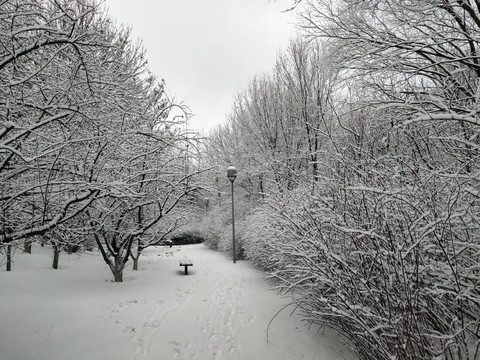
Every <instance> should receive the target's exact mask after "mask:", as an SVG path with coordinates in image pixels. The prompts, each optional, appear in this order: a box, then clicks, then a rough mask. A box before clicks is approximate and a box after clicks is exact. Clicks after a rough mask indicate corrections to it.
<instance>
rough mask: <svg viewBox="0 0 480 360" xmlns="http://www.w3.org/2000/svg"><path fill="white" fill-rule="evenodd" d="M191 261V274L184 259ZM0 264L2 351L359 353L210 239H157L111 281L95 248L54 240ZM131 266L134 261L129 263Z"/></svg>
mask: <svg viewBox="0 0 480 360" xmlns="http://www.w3.org/2000/svg"><path fill="white" fill-rule="evenodd" d="M185 257H186V258H190V259H192V260H193V267H190V268H189V270H188V273H189V275H188V276H185V275H184V268H183V267H180V266H179V260H181V259H182V258H185ZM14 260H15V264H14V271H13V272H9V273H7V272H6V271H4V269H1V270H0V359H2V360H33V359H35V360H67V359H68V360H76V359H78V360H80V359H81V360H86V359H88V360H95V359H99V360H100V359H101V360H110V359H117V360H130V359H155V360H170V359H185V360H195V359H197V360H210V359H225V360H227V359H232V360H233V359H247V360H250V359H251V360H256V359H261V360H270V359H272V360H274V359H275V360H281V359H288V360H297V359H319V360H333V359H353V357H352V356H351V355H349V353H348V351H346V350H345V349H344V348H343V347H342V345H341V344H340V341H339V340H338V338H337V337H336V336H335V335H334V334H323V333H318V332H316V331H312V330H308V329H307V328H306V327H305V326H304V325H303V323H302V322H301V321H300V319H299V318H298V317H296V316H295V315H294V316H290V312H291V310H292V309H289V308H287V310H285V311H283V312H281V313H280V314H279V315H278V316H277V317H276V318H275V319H274V320H273V322H272V324H271V326H270V329H269V331H268V342H267V326H268V324H269V322H270V320H271V319H272V317H273V316H274V315H275V314H276V313H277V312H278V311H279V310H280V309H281V308H282V307H283V306H284V305H285V304H287V303H288V300H287V299H285V298H281V297H280V296H279V295H278V294H276V293H275V292H274V291H272V290H269V287H268V284H267V283H266V282H265V280H264V275H263V274H262V273H261V272H259V271H257V270H255V269H253V268H252V266H251V264H250V263H249V262H247V261H239V262H237V263H236V264H233V263H232V262H231V260H229V259H227V258H226V257H225V256H224V255H222V254H220V253H217V252H215V251H212V250H210V249H208V248H207V247H205V246H203V245H189V246H182V247H177V246H174V247H173V248H169V247H154V248H150V249H147V250H145V254H144V255H142V257H141V258H140V263H139V267H140V270H139V271H137V272H134V271H132V270H130V269H128V270H126V271H125V274H124V282H123V283H114V282H112V281H111V278H112V276H111V274H110V272H109V270H108V268H107V267H106V265H105V264H104V263H103V262H102V260H101V258H100V257H99V255H98V254H91V253H87V254H81V255H77V254H73V255H67V254H65V253H62V255H61V258H60V266H61V269H60V270H53V269H51V268H50V266H51V254H50V252H49V249H47V248H40V247H35V248H34V249H33V254H32V255H28V254H20V253H19V252H17V254H16V255H15V258H14ZM129 265H131V264H129Z"/></svg>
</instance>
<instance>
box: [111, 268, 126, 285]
mask: <svg viewBox="0 0 480 360" xmlns="http://www.w3.org/2000/svg"><path fill="white" fill-rule="evenodd" d="M112 273H113V279H114V280H115V282H123V269H116V268H113V269H112Z"/></svg>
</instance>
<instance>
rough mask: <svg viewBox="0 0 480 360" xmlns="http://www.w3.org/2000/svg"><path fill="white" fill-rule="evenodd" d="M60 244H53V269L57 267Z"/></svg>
mask: <svg viewBox="0 0 480 360" xmlns="http://www.w3.org/2000/svg"><path fill="white" fill-rule="evenodd" d="M60 251H61V250H60V246H57V245H53V264H52V267H53V268H54V269H58V260H59V259H60Z"/></svg>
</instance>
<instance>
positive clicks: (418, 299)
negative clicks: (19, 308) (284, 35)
mask: <svg viewBox="0 0 480 360" xmlns="http://www.w3.org/2000/svg"><path fill="white" fill-rule="evenodd" d="M289 11H293V12H295V13H296V19H297V28H298V36H297V38H295V39H292V40H291V41H290V44H289V46H288V48H286V49H284V50H283V51H282V52H281V53H279V55H278V57H277V61H276V63H275V64H274V65H273V66H272V69H271V71H270V72H268V73H262V74H256V76H255V77H254V78H253V80H252V81H251V82H250V84H249V85H248V87H247V88H245V89H239V92H238V94H237V95H236V96H235V100H234V102H233V103H232V107H231V110H230V112H229V114H228V115H227V118H226V120H225V121H224V122H223V124H222V125H219V126H218V127H217V128H215V129H214V130H212V131H211V132H210V134H209V136H208V137H204V136H200V134H196V133H195V132H193V131H192V130H190V129H188V126H187V124H188V123H187V119H188V117H189V116H190V110H189V108H188V104H183V103H176V102H175V99H172V98H170V97H169V96H168V95H167V92H166V91H165V87H166V86H167V85H168V79H166V81H164V80H163V79H162V80H160V77H161V74H152V73H151V72H150V70H149V67H148V63H147V61H146V59H145V49H143V47H142V45H141V43H140V42H139V41H137V39H134V38H132V36H131V34H130V30H129V29H128V28H127V27H123V26H122V25H119V24H117V23H116V22H115V21H114V20H113V19H112V18H110V16H109V15H108V13H107V12H106V11H105V10H104V7H103V5H102V4H101V3H99V2H98V1H96V0H76V1H67V0H28V1H19V0H0V265H1V266H2V269H1V270H0V271H2V272H4V271H5V270H6V271H10V270H12V261H14V259H15V257H16V256H18V255H17V254H18V253H19V252H22V251H25V252H29V251H30V248H31V246H32V244H39V245H41V246H45V247H49V248H51V249H52V258H53V264H52V266H53V267H54V268H57V267H58V264H59V262H60V263H61V261H62V254H63V253H67V252H76V251H86V250H93V251H98V252H99V253H100V254H101V258H103V260H104V262H105V264H106V265H105V266H108V268H109V269H110V270H111V274H112V279H113V280H114V281H115V282H122V281H123V271H124V269H125V267H126V266H133V267H134V268H135V269H136V268H138V267H141V266H142V256H141V255H142V251H144V250H145V249H147V248H149V247H152V246H156V245H159V244H161V243H162V242H164V241H165V240H167V239H171V238H172V237H175V236H177V237H182V236H183V237H184V238H185V237H190V238H200V239H202V241H204V242H205V244H206V245H208V246H209V247H210V248H212V249H216V250H218V251H220V252H223V253H225V254H227V255H228V256H232V217H231V212H230V210H231V200H232V199H231V194H230V185H231V184H230V182H229V181H228V179H227V178H226V169H227V167H228V166H229V165H234V166H235V167H236V168H237V170H238V176H237V179H236V180H235V183H234V186H235V230H236V241H237V242H236V245H237V246H236V257H237V259H240V260H242V259H246V260H249V261H251V262H252V263H253V264H254V265H255V266H256V267H257V268H258V269H260V270H262V271H264V272H265V273H266V274H267V275H268V276H269V278H270V280H271V284H272V286H273V287H274V288H275V289H276V290H277V291H278V292H280V293H282V294H286V295H288V296H290V298H291V302H292V303H293V304H294V305H295V308H296V312H298V313H299V314H301V316H302V318H303V319H304V320H305V321H306V322H307V323H309V324H312V325H315V326H320V327H326V328H329V329H333V330H334V331H335V332H337V333H338V334H340V336H341V337H342V338H343V339H344V341H345V343H346V344H348V346H349V347H350V348H351V349H352V351H353V352H354V353H355V354H356V356H358V358H359V359H383V360H391V359H438V360H439V359H450V360H460V359H468V360H478V359H480V115H479V109H480V55H479V52H480V1H479V0H337V1H329V0H292V9H290V10H289ZM173 90H174V89H173ZM178 111H181V112H182V114H183V115H181V116H180V115H176V116H172V114H174V113H178ZM13 271H15V269H13ZM120 286H121V284H120ZM0 292H1V289H0Z"/></svg>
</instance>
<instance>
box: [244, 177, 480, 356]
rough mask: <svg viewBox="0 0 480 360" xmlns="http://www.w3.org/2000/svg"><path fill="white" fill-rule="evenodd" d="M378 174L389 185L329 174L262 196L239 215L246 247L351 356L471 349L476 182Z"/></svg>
mask: <svg viewBox="0 0 480 360" xmlns="http://www.w3.org/2000/svg"><path fill="white" fill-rule="evenodd" d="M398 179H401V178H400V177H398ZM378 180H379V181H381V182H382V183H383V184H387V183H390V185H391V186H392V188H390V189H389V190H385V189H383V188H378V187H365V186H341V185H340V186H339V184H341V182H337V183H331V184H330V185H328V184H323V185H322V189H323V190H322V192H321V193H320V192H315V193H308V192H309V190H303V191H301V190H297V191H295V192H291V193H289V194H288V195H282V196H277V197H271V198H270V199H269V201H268V206H265V208H262V209H260V210H258V211H257V213H256V214H255V215H253V216H252V218H251V219H250V221H249V224H250V227H249V230H248V231H246V234H245V244H244V246H245V249H246V254H247V256H248V257H249V258H251V259H252V260H253V262H254V263H255V264H256V265H257V266H259V267H261V268H263V269H265V270H268V271H269V272H270V273H271V276H272V277H273V278H274V279H275V281H276V285H277V287H278V289H279V290H281V291H282V292H285V293H290V294H292V296H293V298H294V302H296V303H297V304H298V306H299V308H300V309H302V312H303V314H304V316H305V319H306V320H307V321H309V322H312V323H316V324H320V325H327V326H328V327H330V328H333V329H335V330H336V331H338V332H339V333H341V334H342V335H343V336H344V337H345V338H346V339H348V340H349V342H350V343H351V344H353V345H354V348H355V349H356V351H357V352H358V354H359V355H360V357H361V358H364V359H368V358H375V359H392V358H397V359H412V358H415V359H420V358H447V359H467V358H470V359H473V358H475V356H478V346H479V341H480V340H479V331H478V326H479V317H478V314H480V306H479V304H480V291H479V279H478V274H479V273H480V265H479V264H480V261H479V260H480V258H479V253H480V252H479V251H480V244H479V242H478V238H479V219H478V215H477V214H478V210H479V208H478V204H477V205H476V206H473V207H472V206H471V205H472V204H473V203H475V197H474V196H472V192H474V191H478V190H474V189H472V187H471V185H469V184H468V183H467V182H466V183H464V184H461V183H459V182H458V181H457V180H455V181H452V180H450V179H448V178H447V179H445V178H443V179H442V178H441V177H435V178H434V177H430V178H429V179H425V182H423V183H418V184H413V185H408V186H407V185H405V184H403V185H402V182H401V181H398V183H397V186H400V187H402V188H400V187H395V184H393V182H395V181H389V180H387V179H378ZM431 182H436V186H435V187H433V184H432V183H431ZM440 184H441V186H439V185H440ZM477 186H478V185H477ZM339 194H341V196H338V195H339ZM306 195H308V196H306ZM477 203H478V200H477ZM475 354H476V355H475Z"/></svg>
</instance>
